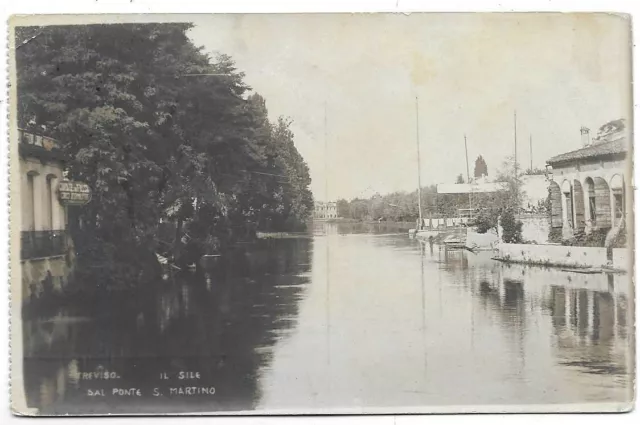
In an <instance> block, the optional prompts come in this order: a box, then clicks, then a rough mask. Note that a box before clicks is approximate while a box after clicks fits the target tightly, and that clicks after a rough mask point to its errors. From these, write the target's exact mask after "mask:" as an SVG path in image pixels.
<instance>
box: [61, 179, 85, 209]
mask: <svg viewBox="0 0 640 425" xmlns="http://www.w3.org/2000/svg"><path fill="white" fill-rule="evenodd" d="M58 199H60V203H61V204H62V205H67V206H78V205H85V204H88V203H89V201H91V188H90V187H89V185H88V184H86V183H82V182H73V181H62V182H60V183H59V184H58Z"/></svg>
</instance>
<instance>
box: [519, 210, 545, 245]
mask: <svg viewBox="0 0 640 425" xmlns="http://www.w3.org/2000/svg"><path fill="white" fill-rule="evenodd" d="M518 219H519V220H520V221H522V238H523V239H524V240H525V241H531V242H535V243H539V244H540V243H546V242H548V241H549V218H548V217H542V216H521V217H519V218H518Z"/></svg>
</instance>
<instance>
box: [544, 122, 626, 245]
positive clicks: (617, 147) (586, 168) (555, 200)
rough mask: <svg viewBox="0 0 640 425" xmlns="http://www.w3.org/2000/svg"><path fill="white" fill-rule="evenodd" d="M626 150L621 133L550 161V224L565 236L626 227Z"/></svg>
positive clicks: (624, 140)
mask: <svg viewBox="0 0 640 425" xmlns="http://www.w3.org/2000/svg"><path fill="white" fill-rule="evenodd" d="M583 135H584V132H583ZM627 152H628V139H627V137H626V136H625V135H624V134H623V133H622V132H620V133H617V134H614V135H612V136H611V137H609V138H607V140H604V141H598V142H592V143H589V142H585V143H584V144H583V147H582V148H581V149H577V150H574V151H571V152H567V153H564V154H561V155H557V156H554V157H553V158H551V159H549V160H548V161H547V163H548V164H549V165H550V166H551V167H552V176H551V181H550V183H549V196H550V202H551V205H550V206H551V227H552V228H553V229H557V230H561V231H562V237H563V239H567V238H570V237H572V236H574V235H576V234H578V233H582V232H584V233H586V234H589V233H591V232H593V231H595V230H605V229H611V228H615V227H616V226H618V227H620V228H622V227H624V225H625V218H626V217H628V211H627V210H628V208H629V205H627V200H626V198H627V194H628V188H627V186H628V184H629V183H630V174H629V172H630V170H629V167H628V163H627V161H626V158H627Z"/></svg>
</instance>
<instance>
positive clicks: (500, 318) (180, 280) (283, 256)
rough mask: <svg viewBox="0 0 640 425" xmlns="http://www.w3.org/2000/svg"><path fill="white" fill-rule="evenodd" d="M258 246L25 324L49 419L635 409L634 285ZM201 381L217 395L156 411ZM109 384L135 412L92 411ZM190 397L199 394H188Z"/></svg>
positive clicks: (386, 236)
mask: <svg viewBox="0 0 640 425" xmlns="http://www.w3.org/2000/svg"><path fill="white" fill-rule="evenodd" d="M314 235H315V236H313V237H308V238H304V237H301V238H295V239H282V240H271V241H265V242H264V243H262V244H260V245H258V246H256V247H253V248H252V249H251V251H250V252H242V251H239V252H238V253H236V254H235V257H234V260H233V264H227V265H226V266H225V267H220V268H219V269H217V270H216V271H215V272H211V273H209V274H207V275H205V276H197V275H190V274H187V275H179V276H175V277H174V278H173V280H168V281H166V282H160V283H159V284H158V287H157V288H154V291H152V292H150V293H146V294H140V295H138V296H136V297H131V296H119V295H111V296H109V297H108V298H105V299H102V300H100V302H98V303H95V304H92V305H84V306H79V307H74V309H67V310H62V309H61V310H60V311H58V312H57V313H56V314H55V315H54V316H52V317H49V318H47V317H40V318H33V319H30V320H26V321H25V331H24V332H25V338H24V340H25V347H26V348H25V385H26V389H27V397H28V403H29V405H30V406H33V407H38V408H41V409H42V411H43V412H45V413H50V412H56V413H67V412H70V413H74V412H84V413H87V409H90V412H96V413H100V412H107V411H111V412H122V413H125V412H127V413H137V412H187V411H221V410H249V409H261V410H262V409H266V410H270V409H285V410H296V411H300V410H304V411H310V410H311V411H313V410H314V409H326V408H332V407H333V408H357V409H361V410H364V411H366V410H367V409H368V408H374V407H375V408H379V407H388V408H389V409H394V408H402V407H410V406H411V407H413V406H433V405H447V404H456V405H460V404H467V405H478V404H508V403H514V404H528V403H532V404H541V403H575V402H585V401H625V400H629V399H630V397H631V382H632V381H631V375H632V371H633V369H632V360H631V356H630V347H631V344H632V342H633V341H632V340H631V338H632V337H633V335H632V333H630V332H629V324H630V323H632V321H631V320H630V318H631V316H630V315H631V310H630V307H629V278H628V277H627V276H618V275H616V276H613V275H610V276H606V275H577V274H571V273H565V272H561V271H558V270H548V269H543V268H536V267H524V266H508V265H505V264H501V263H498V262H495V261H492V260H491V253H478V254H472V253H468V252H464V251H447V250H444V249H442V248H441V247H440V246H439V245H437V244H436V245H433V246H430V245H429V244H420V243H419V242H418V241H415V240H410V239H409V238H408V237H407V235H406V231H405V230H404V229H401V228H396V227H394V225H377V224H374V225H366V224H358V225H350V224H349V225H346V224H340V225H330V224H326V223H324V224H322V225H317V226H316V228H314ZM185 370H193V371H198V372H200V373H201V374H202V379H201V380H200V381H199V382H198V383H197V385H198V386H204V387H209V386H215V388H216V393H215V395H214V396H211V395H195V396H189V397H179V396H170V395H167V394H163V395H162V396H158V397H155V396H153V389H154V388H157V387H159V386H162V385H164V386H165V387H166V386H167V385H169V386H174V387H178V386H181V385H184V383H183V382H179V381H176V380H175V379H173V378H172V379H169V381H168V382H169V384H166V382H164V381H162V380H161V379H160V377H159V376H160V373H161V372H165V373H167V374H168V375H169V376H171V377H172V376H174V375H175V374H177V373H178V372H179V371H185ZM92 371H99V372H101V373H104V374H107V375H108V374H111V373H115V374H117V376H119V378H116V379H117V383H118V384H117V385H118V386H119V387H122V388H130V387H135V388H140V389H141V391H142V393H143V394H145V395H144V396H143V397H121V398H117V399H116V401H114V399H113V398H109V397H105V398H101V397H89V396H88V395H87V390H88V388H91V389H95V390H99V389H105V390H109V389H110V388H112V387H113V386H114V383H113V381H111V382H110V381H108V380H94V381H87V380H86V379H83V373H86V372H92ZM189 385H194V384H193V383H191V384H189Z"/></svg>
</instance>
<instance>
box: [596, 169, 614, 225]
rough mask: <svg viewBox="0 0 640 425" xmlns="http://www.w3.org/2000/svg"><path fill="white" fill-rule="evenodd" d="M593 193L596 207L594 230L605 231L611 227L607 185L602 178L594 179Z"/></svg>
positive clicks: (609, 199)
mask: <svg viewBox="0 0 640 425" xmlns="http://www.w3.org/2000/svg"><path fill="white" fill-rule="evenodd" d="M593 183H594V192H595V205H596V214H595V215H596V223H595V224H596V226H595V227H596V228H598V229H606V228H609V227H611V198H610V195H611V193H610V191H609V185H608V184H607V181H606V180H605V179H603V178H602V177H594V178H593Z"/></svg>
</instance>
